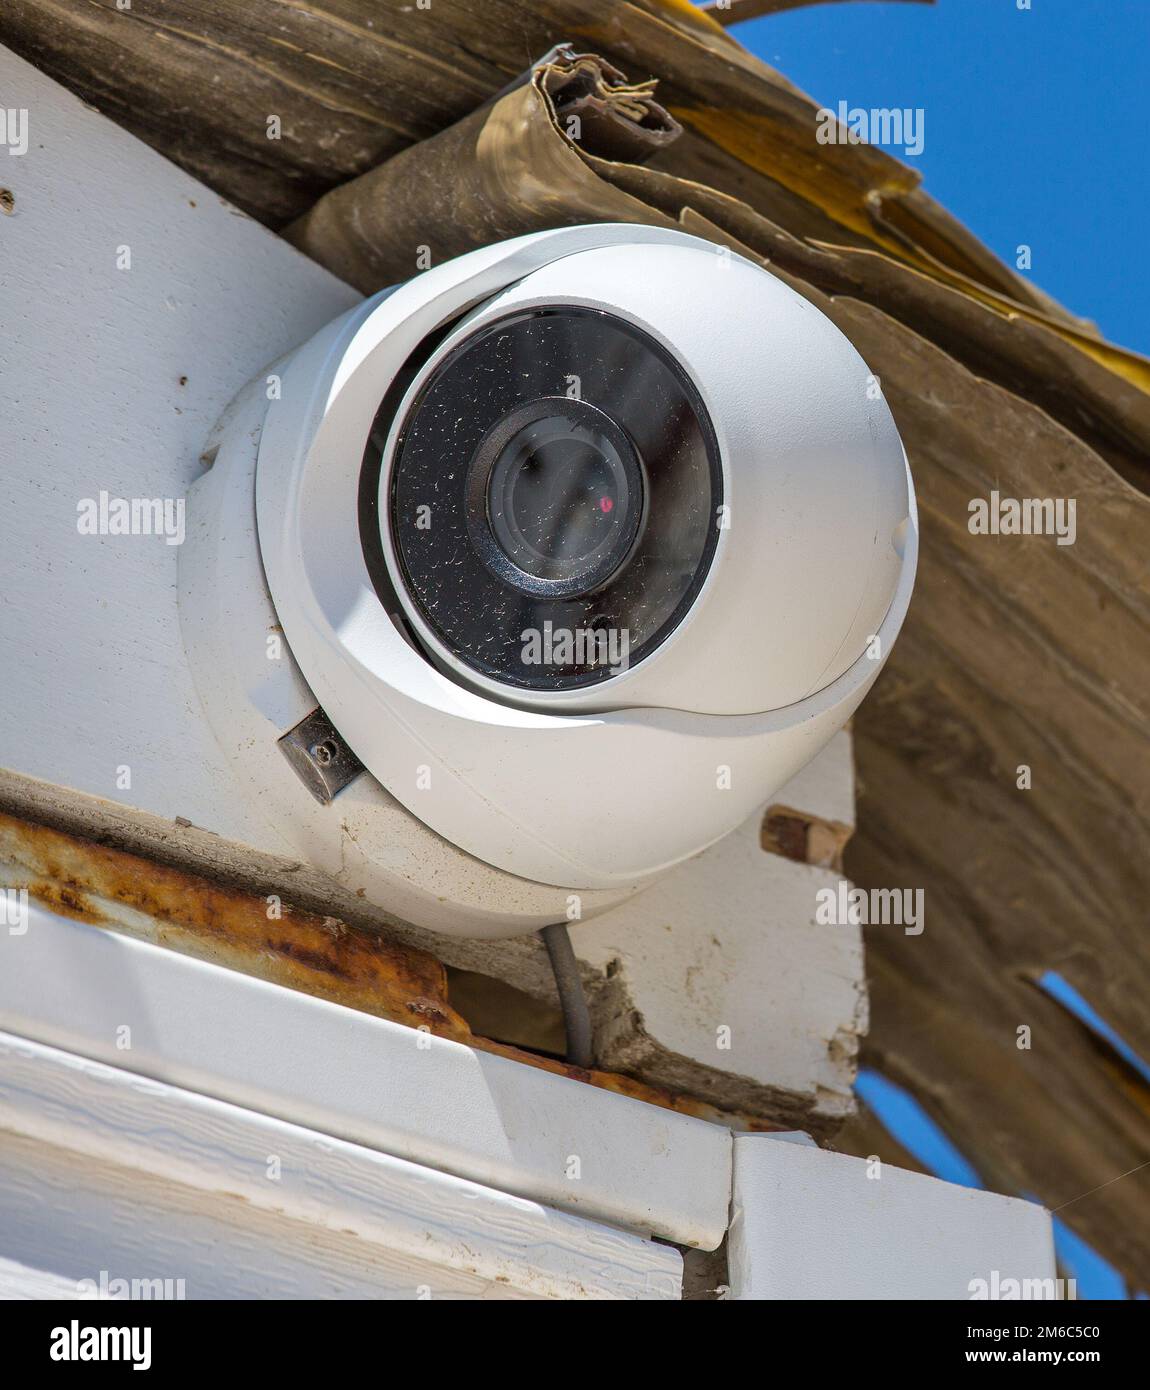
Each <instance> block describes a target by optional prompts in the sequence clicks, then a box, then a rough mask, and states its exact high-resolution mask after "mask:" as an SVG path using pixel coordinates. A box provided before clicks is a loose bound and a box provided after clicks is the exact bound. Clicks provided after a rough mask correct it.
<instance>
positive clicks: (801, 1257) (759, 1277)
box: [727, 1134, 1055, 1299]
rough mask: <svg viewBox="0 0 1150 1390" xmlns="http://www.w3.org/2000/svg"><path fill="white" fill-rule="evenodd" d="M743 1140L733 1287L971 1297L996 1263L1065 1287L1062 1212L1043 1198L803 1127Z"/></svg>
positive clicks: (774, 1292)
mask: <svg viewBox="0 0 1150 1390" xmlns="http://www.w3.org/2000/svg"><path fill="white" fill-rule="evenodd" d="M787 1140H789V1142H786V1141H787ZM734 1151H735V1160H734V1199H733V1202H732V1208H731V1232H730V1240H729V1242H728V1247H727V1248H728V1258H729V1262H730V1284H731V1296H732V1297H733V1298H736V1299H855V1298H858V1299H969V1298H971V1297H972V1293H973V1290H974V1288H975V1287H976V1285H975V1284H974V1281H976V1280H984V1281H987V1283H988V1284H989V1283H990V1282H991V1281H992V1279H993V1277H994V1275H995V1272H997V1274H998V1276H999V1278H1000V1280H1002V1279H1019V1280H1030V1281H1043V1284H1044V1286H1045V1287H1047V1288H1052V1287H1053V1281H1054V1275H1055V1265H1054V1241H1053V1235H1052V1228H1051V1221H1050V1214H1049V1213H1048V1212H1047V1211H1045V1210H1044V1209H1043V1208H1042V1207H1040V1206H1036V1205H1035V1204H1033V1203H1031V1202H1025V1201H1022V1200H1021V1199H1019V1198H1017V1197H1003V1196H1000V1195H998V1194H997V1193H992V1192H980V1191H977V1190H976V1189H974V1188H969V1187H959V1186H957V1185H956V1184H954V1183H948V1182H940V1181H939V1180H938V1179H937V1178H930V1177H926V1176H924V1175H923V1174H921V1173H911V1172H907V1171H906V1170H905V1169H902V1168H894V1167H892V1166H891V1165H890V1164H881V1163H878V1162H877V1160H868V1159H862V1158H852V1157H849V1156H848V1155H846V1154H837V1153H831V1152H829V1151H827V1150H826V1149H820V1148H817V1147H815V1146H814V1145H810V1144H804V1143H802V1142H801V1141H800V1142H796V1136H794V1135H790V1136H784V1142H780V1139H779V1138H778V1137H777V1136H774V1135H767V1134H739V1135H736V1136H735V1138H734ZM1046 1281H1049V1283H1048V1284H1047V1283H1046ZM1032 1287H1033V1285H1032ZM1049 1296H1051V1297H1053V1293H1051V1294H1050V1295H1049Z"/></svg>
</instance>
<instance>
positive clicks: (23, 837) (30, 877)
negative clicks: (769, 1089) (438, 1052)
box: [0, 812, 771, 1129]
mask: <svg viewBox="0 0 1150 1390" xmlns="http://www.w3.org/2000/svg"><path fill="white" fill-rule="evenodd" d="M0 865H3V866H4V872H5V877H6V879H7V885H6V886H9V887H13V888H26V889H27V890H28V893H29V896H30V897H33V898H35V899H36V900H37V901H38V902H41V903H43V904H44V906H45V907H48V908H49V909H51V910H52V911H53V912H58V913H60V914H61V915H63V916H66V917H71V918H73V919H74V920H76V921H82V922H86V923H89V924H90V925H92V926H97V927H101V928H103V929H105V930H110V931H115V932H120V933H122V934H124V935H127V936H134V937H138V938H140V939H142V940H147V941H152V942H154V943H155V944H157V945H161V946H166V947H168V948H170V949H171V950H175V951H180V952H182V953H184V954H185V955H191V956H196V957H198V958H199V959H200V960H206V961H211V962H212V963H213V964H216V965H222V966H226V967H228V968H229V969H231V970H238V971H240V972H241V973H243V974H246V975H252V976H255V977H257V978H259V979H261V980H268V981H270V982H271V983H273V984H278V985H283V986H285V987H286V988H288V989H295V990H299V991H300V992H301V993H303V994H310V995H313V996H314V997H316V998H318V999H327V1000H329V1001H331V1002H333V1003H336V1004H343V1005H344V1006H345V1007H347V1008H351V1009H358V1010H359V1011H360V1012H362V1013H368V1014H374V1015H375V1016H376V1017H377V1018H385V1019H387V1020H388V1021H389V1022H392V1023H400V1024H403V1025H405V1026H407V1027H410V1028H424V1029H427V1030H428V1031H429V1032H431V1033H433V1034H435V1035H436V1036H438V1037H444V1038H450V1039H452V1040H453V1041H456V1042H461V1043H465V1044H466V1045H467V1046H469V1047H473V1048H475V1049H477V1050H478V1051H481V1052H487V1053H491V1054H493V1055H494V1056H498V1057H506V1058H508V1059H510V1060H512V1061H515V1062H519V1063H521V1064H523V1065H525V1066H532V1067H537V1068H540V1069H541V1070H543V1071H548V1072H551V1073H552V1074H553V1075H555V1076H564V1077H567V1078H569V1079H570V1080H573V1081H579V1082H582V1083H584V1084H586V1085H590V1086H596V1087H598V1088H600V1089H601V1090H605V1091H611V1092H613V1093H614V1094H616V1095H623V1096H629V1097H631V1098H632V1099H633V1100H641V1101H644V1102H646V1103H647V1104H649V1105H657V1106H660V1107H662V1108H663V1109H667V1110H675V1111H677V1112H678V1113H680V1114H684V1115H693V1116H695V1117H697V1118H702V1119H707V1120H714V1121H716V1122H719V1123H722V1124H727V1125H731V1126H732V1127H734V1128H738V1129H767V1128H770V1127H771V1126H768V1125H766V1124H765V1123H764V1122H763V1121H762V1120H761V1119H759V1118H758V1117H756V1116H753V1115H744V1114H737V1113H732V1112H729V1111H723V1110H720V1109H717V1108H716V1107H715V1106H713V1105H709V1104H708V1103H707V1102H706V1101H702V1100H699V1099H696V1098H695V1097H693V1096H686V1095H679V1094H676V1093H674V1092H671V1091H666V1090H664V1089H662V1088H661V1087H657V1086H651V1085H648V1084H647V1083H646V1082H643V1081H639V1080H637V1079H635V1078H633V1077H629V1076H622V1075H619V1074H617V1073H614V1072H603V1071H587V1070H584V1069H583V1068H581V1067H573V1066H568V1065H567V1064H566V1063H564V1062H560V1061H556V1060H554V1059H552V1058H548V1057H541V1056H538V1055H537V1054H535V1053H531V1052H524V1051H522V1050H521V1049H519V1048H516V1047H511V1046H509V1045H507V1044H504V1043H498V1042H494V1041H492V1040H491V1039H490V1038H484V1037H480V1036H478V1035H476V1034H474V1033H472V1031H471V1029H470V1028H469V1027H468V1024H467V1022H466V1020H465V1019H464V1018H463V1017H462V1016H461V1015H460V1014H459V1013H457V1012H456V1010H455V1009H454V1008H453V1007H452V1005H451V1001H450V998H449V996H448V987H447V972H446V970H445V968H444V966H443V964H442V963H441V962H440V961H439V960H437V959H436V958H435V957H434V956H432V955H431V954H429V953H428V952H427V951H422V950H420V949H418V948H417V947H414V946H408V945H405V944H403V943H400V942H396V941H392V940H389V939H388V938H387V937H385V936H382V935H380V934H379V933H376V932H373V931H368V930H365V929H363V928H359V927H355V926H351V925H349V924H348V923H346V922H343V921H341V920H340V919H339V918H336V917H322V916H318V915H317V914H315V913H311V912H303V911H300V910H298V909H296V908H293V907H292V906H291V905H290V904H289V903H286V902H282V901H280V900H278V899H276V898H274V897H271V898H264V897H260V896H259V895H257V894H253V893H247V892H242V891H239V890H236V889H233V888H227V887H224V886H222V885H220V884H217V883H214V882H212V881H211V880H210V879H206V878H202V877H200V876H199V875H196V874H191V873H187V872H186V871H184V870H182V869H176V868H172V867H171V866H169V865H165V864H158V863H156V862H154V861H153V860H151V859H145V858H143V857H141V856H139V855H135V854H129V853H127V852H126V851H124V850H118V849H113V848H110V847H109V846H107V845H100V844H96V843H95V842H93V841H89V840H83V839H80V838H79V837H76V836H73V835H68V834H65V833H64V832H62V831H59V830H53V829H50V828H48V827H47V826H42V825H35V824H33V823H31V822H28V821H24V820H19V819H17V818H16V817H13V816H8V815H5V814H4V813H2V812H0ZM269 912H271V913H272V914H273V915H271V916H269ZM276 912H278V913H279V915H278V916H276V915H274V914H275V913H276Z"/></svg>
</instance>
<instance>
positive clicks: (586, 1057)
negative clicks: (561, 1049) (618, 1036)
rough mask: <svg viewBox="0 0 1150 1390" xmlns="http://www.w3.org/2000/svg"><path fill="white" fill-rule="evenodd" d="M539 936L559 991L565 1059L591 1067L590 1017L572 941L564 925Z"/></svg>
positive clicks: (581, 1065) (557, 923)
mask: <svg viewBox="0 0 1150 1390" xmlns="http://www.w3.org/2000/svg"><path fill="white" fill-rule="evenodd" d="M539 935H540V936H541V937H542V938H543V944H544V946H546V947H547V954H548V956H549V957H550V959H551V970H552V972H553V973H554V975H555V988H556V989H557V990H558V991H559V1003H560V1005H561V1006H562V1009H563V1030H564V1032H565V1033H566V1035H567V1060H568V1062H569V1063H570V1064H571V1065H572V1066H573V1067H590V1065H591V1061H592V1051H591V1014H590V1011H589V1010H588V1008H587V997H586V995H585V994H584V993H583V980H582V978H581V977H580V974H579V962H578V961H577V960H576V959H575V951H574V949H573V948H572V945H571V938H570V936H568V934H567V924H566V922H553V923H552V924H551V926H549V927H544V928H543V929H542V931H540V933H539Z"/></svg>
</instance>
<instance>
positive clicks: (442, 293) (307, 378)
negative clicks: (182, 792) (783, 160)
mask: <svg viewBox="0 0 1150 1390" xmlns="http://www.w3.org/2000/svg"><path fill="white" fill-rule="evenodd" d="M269 383H270V385H269ZM269 397H270V399H269ZM213 452H214V464H213V466H212V468H211V469H210V470H209V471H208V472H207V473H206V474H205V475H204V477H203V479H201V480H200V482H199V483H197V485H196V488H195V489H194V490H193V494H192V496H191V497H190V499H189V514H190V517H191V524H190V526H189V539H188V543H187V544H186V545H185V547H184V552H183V554H182V555H181V614H182V622H183V626H184V631H185V637H186V641H187V643H188V646H189V649H190V652H191V656H192V663H193V668H194V669H195V670H196V673H197V680H198V682H199V689H200V693H201V697H202V699H203V701H204V704H205V707H206V709H207V712H208V717H209V719H210V721H211V724H212V727H213V729H214V731H215V733H216V736H217V738H218V739H219V740H220V742H221V744H222V745H223V746H224V748H225V750H226V751H227V752H228V754H229V756H230V757H231V758H232V760H233V764H234V765H235V766H236V769H237V775H238V776H239V777H240V778H241V780H242V781H243V782H244V784H245V785H246V786H247V787H248V788H250V794H251V796H252V797H253V799H254V800H255V801H256V802H257V803H258V804H259V806H260V808H261V810H262V812H263V814H264V815H265V816H266V817H268V818H269V819H270V820H271V821H272V822H273V823H274V824H275V826H276V828H277V829H278V830H279V832H280V835H281V838H282V839H283V840H284V841H285V843H286V844H287V845H290V846H291V848H292V850H293V851H294V852H296V853H299V854H302V855H305V856H306V857H307V858H308V860H309V862H311V863H313V864H315V865H316V866H317V867H320V868H326V869H327V870H328V871H329V872H332V873H333V874H335V875H336V876H337V877H342V878H343V879H344V881H345V883H346V884H347V885H348V886H354V887H355V889H356V891H367V892H368V893H369V894H370V895H371V896H372V897H373V899H375V900H378V901H380V902H381V904H382V905H383V906H385V907H388V908H390V909H391V910H392V911H394V912H396V913H397V914H398V915H400V916H404V917H406V918H408V919H409V920H412V921H415V922H417V923H419V924H421V925H426V926H430V927H432V928H434V929H437V930H440V931H454V932H461V933H473V934H476V935H510V934H515V933H517V932H526V931H532V930H534V929H536V928H537V927H539V926H541V925H543V924H544V923H546V922H551V921H555V920H556V919H557V918H563V917H564V916H570V915H571V913H570V912H569V911H568V910H567V904H568V901H569V899H570V898H571V897H572V896H573V895H574V896H576V897H578V898H579V900H580V905H581V915H583V916H589V915H591V914H592V913H593V912H594V911H597V910H602V908H604V907H606V906H610V905H612V904H613V903H615V902H618V901H619V900H620V898H621V897H622V896H624V895H626V894H627V893H629V892H633V891H634V890H635V889H636V888H638V887H641V886H642V885H643V884H644V883H646V882H649V881H650V880H651V879H652V877H653V876H655V875H657V874H658V873H660V871H662V870H665V869H667V868H668V867H670V866H671V865H674V864H676V863H678V862H680V861H682V860H683V859H685V858H687V857H688V856H690V855H692V854H695V853H697V852H698V851H699V850H701V849H703V848H705V847H706V846H707V845H710V844H712V843H713V842H714V841H716V840H718V839H719V838H720V837H722V836H723V835H725V834H726V833H727V832H729V831H730V830H732V829H734V828H735V827H736V826H737V825H739V824H740V823H741V822H743V821H744V820H745V819H746V818H747V817H748V816H749V815H751V814H752V813H753V812H754V811H755V810H756V808H758V807H760V806H761V805H763V804H764V803H765V802H766V801H767V800H768V799H769V798H770V797H771V795H772V794H773V793H774V792H775V791H777V789H778V788H779V787H780V786H781V785H782V784H783V783H784V782H785V781H786V780H787V779H788V778H790V777H791V776H792V775H793V774H794V773H795V772H796V771H797V770H798V769H799V768H800V767H801V766H802V765H803V764H804V763H806V762H807V761H808V760H809V759H810V758H811V757H812V756H813V755H814V754H815V753H817V752H818V751H819V749H820V748H821V747H822V746H823V745H824V744H825V743H826V742H827V740H828V739H829V738H830V737H831V736H832V734H833V733H834V732H835V731H836V730H837V729H839V728H840V727H841V726H842V725H843V723H844V722H845V721H846V720H847V719H848V718H849V716H850V714H851V713H852V712H853V710H854V709H855V707H856V706H857V705H858V703H859V702H860V700H861V699H862V698H863V696H864V694H865V693H866V691H867V689H868V688H869V686H870V685H871V683H872V682H873V680H874V678H875V676H876V675H877V673H878V671H879V669H880V667H881V665H882V661H883V659H884V658H885V657H886V655H887V654H888V653H889V650H890V647H891V644H892V643H893V641H894V638H895V636H896V634H897V633H898V630H899V627H900V625H901V623H902V620H903V617H904V615H905V613H906V610H907V606H908V603H909V601H910V594H911V588H912V586H913V582H914V573H915V563H916V555H917V522H916V514H915V505H914V493H913V487H912V484H911V480H910V474H909V471H908V468H907V464H906V457H905V453H904V451H903V448H902V445H901V443H900V440H899V437H898V433H897V430H896V428H895V425H894V422H893V420H892V418H891V415H890V412H889V410H888V409H887V406H886V404H885V402H884V401H883V400H882V398H881V395H880V394H879V393H878V392H877V391H876V390H875V389H874V378H873V377H872V376H871V375H870V374H869V372H868V369H867V367H866V366H865V364H864V363H863V361H862V360H861V358H860V357H859V356H858V354H857V353H856V352H855V350H854V349H853V347H852V346H851V345H850V343H849V342H848V341H847V340H846V339H845V338H844V337H843V336H842V334H841V333H840V332H839V331H838V330H837V329H836V328H835V327H834V326H833V325H832V324H831V323H830V321H829V320H828V319H826V318H825V317H824V316H823V315H822V314H820V313H819V312H818V311H817V310H816V309H815V308H814V307H813V306H812V305H811V304H809V303H808V302H807V301H806V300H804V299H802V298H801V297H800V296H799V295H797V294H796V293H794V292H793V291H792V290H791V289H789V288H788V287H787V286H786V285H785V284H783V283H782V282H781V281H780V280H778V279H776V278H775V277H774V276H772V275H770V274H769V273H767V272H766V271H764V270H762V269H760V268H759V267H757V266H755V265H753V264H752V263H750V262H749V261H746V260H744V259H743V258H741V257H740V256H737V255H734V254H731V253H729V252H727V251H726V250H724V249H722V248H717V247H715V246H713V245H711V244H710V243H708V242H705V241H701V240H699V239H697V238H694V237H691V236H687V235H684V234H682V233H680V232H676V231H670V230H663V229H657V228H650V227H638V226H621V225H620V226H616V225H599V226H589V227H575V228H569V229H564V230H560V231H553V232H545V233H540V234H537V235H534V236H529V237H523V238H520V239H518V240H515V241H510V242H505V243H503V244H500V245H495V246H490V247H486V248H484V249H482V250H479V251H475V252H472V253H471V254H469V255H466V256H463V257H460V258H459V259H458V260H455V261H452V262H449V263H446V264H444V265H442V266H439V267H437V268H435V269H432V270H429V271H427V272H425V273H423V274H421V275H420V276H418V277H417V278H415V279H413V280H411V281H408V282H407V283H405V284H403V285H400V286H399V287H397V288H395V289H393V290H389V291H386V292H384V293H383V294H380V295H376V296H374V297H373V298H371V299H369V300H367V301H365V302H364V303H363V304H362V305H360V306H358V307H357V308H355V309H354V310H352V311H350V312H349V313H348V314H346V315H344V316H343V317H342V318H340V319H339V320H337V321H336V322H335V323H332V324H330V325H329V326H328V327H327V328H325V329H324V330H322V331H321V332H320V333H319V334H317V335H316V337H315V338H313V339H312V340H311V341H310V342H309V343H307V344H305V345H304V346H303V347H301V348H300V349H299V350H298V351H297V352H295V353H294V354H293V355H292V356H291V357H290V358H289V359H287V360H286V361H285V362H284V363H281V364H279V365H277V366H276V367H274V368H273V369H272V371H271V374H270V375H269V376H268V377H267V378H266V380H265V378H262V377H261V378H260V379H259V380H258V381H257V382H254V383H252V385H251V386H250V387H249V388H248V390H247V391H246V392H245V393H243V394H242V395H241V396H240V397H239V398H238V399H237V401H236V402H235V403H234V405H233V406H232V407H231V409H230V410H229V412H228V415H227V416H226V417H225V419H224V421H222V422H221V426H220V427H219V428H218V431H217V435H216V439H215V441H214V444H213ZM257 542H258V555H257V553H256V544H257ZM261 562H262V564H261ZM269 634H270V635H269ZM281 635H282V645H283V650H282V652H281V651H277V652H276V654H275V658H274V659H272V660H269V659H268V657H269V651H268V650H267V647H268V643H269V642H271V643H272V644H273V645H274V644H275V643H276V642H277V641H278V640H279V638H280V636H281ZM317 707H318V708H317ZM276 742H279V743H280V745H281V749H282V750H283V751H284V752H286V753H287V754H288V758H281V757H280V754H279V752H277V751H276V749H275V748H274V747H273V746H272V745H273V744H274V743H276ZM361 769H362V770H361ZM357 773H358V774H359V775H358V776H356V775H355V774H357ZM309 787H310V788H311V792H312V793H313V794H312V795H309V790H308V788H309ZM337 791H338V795H335V793H336V792H337ZM349 826H352V828H350V829H349Z"/></svg>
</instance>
